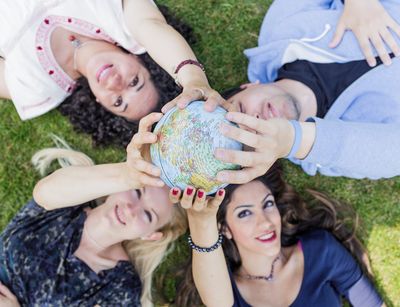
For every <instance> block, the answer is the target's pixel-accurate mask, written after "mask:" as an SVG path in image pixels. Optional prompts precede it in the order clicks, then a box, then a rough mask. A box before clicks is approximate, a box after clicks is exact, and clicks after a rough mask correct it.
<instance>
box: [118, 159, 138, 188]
mask: <svg viewBox="0 0 400 307" xmlns="http://www.w3.org/2000/svg"><path fill="white" fill-rule="evenodd" d="M117 167H118V183H119V184H120V185H121V186H124V187H125V188H126V190H131V189H139V188H141V187H142V185H141V184H140V182H139V181H138V180H137V177H138V176H137V174H136V173H137V172H135V174H133V173H132V172H133V171H132V169H131V168H130V167H129V165H128V162H121V163H118V164H117Z"/></svg>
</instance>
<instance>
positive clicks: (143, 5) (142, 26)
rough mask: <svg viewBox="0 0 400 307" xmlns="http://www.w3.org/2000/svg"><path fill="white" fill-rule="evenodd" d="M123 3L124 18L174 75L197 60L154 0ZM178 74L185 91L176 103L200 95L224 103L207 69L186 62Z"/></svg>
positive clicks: (180, 103) (162, 64) (208, 99)
mask: <svg viewBox="0 0 400 307" xmlns="http://www.w3.org/2000/svg"><path fill="white" fill-rule="evenodd" d="M123 4H124V16H125V21H126V24H127V26H128V29H129V30H130V32H131V34H132V35H133V37H135V39H136V40H137V42H138V43H139V44H141V45H142V46H144V47H145V48H146V50H147V52H148V53H149V55H150V56H151V57H152V58H153V59H154V60H155V61H156V62H157V63H158V64H159V65H160V66H161V67H162V68H163V69H164V70H165V71H167V72H168V73H169V74H170V75H171V76H172V77H174V78H175V75H174V71H175V69H176V67H177V66H178V65H179V64H180V63H181V62H182V61H184V60H187V59H192V60H197V59H196V56H195V54H194V53H193V51H192V49H191V48H190V46H189V44H188V43H187V42H186V41H185V39H184V38H183V37H182V36H181V35H180V34H179V33H178V32H177V31H176V30H175V29H174V28H172V27H171V26H170V25H168V24H167V23H166V21H165V19H164V16H163V15H162V14H161V13H160V11H159V10H158V9H157V7H156V6H155V5H154V4H153V3H152V2H151V1H149V0H124V1H123ZM166 50H168V52H166ZM176 77H177V79H178V81H179V83H180V84H181V85H182V87H183V93H182V95H180V96H178V99H175V100H174V101H173V104H178V105H179V106H182V107H183V106H184V105H186V104H187V103H188V102H190V101H193V100H195V99H201V98H204V99H207V105H208V106H209V105H212V106H216V105H218V104H221V103H223V99H222V98H221V96H220V95H219V94H218V93H217V92H216V91H214V90H212V89H211V88H210V85H209V84H208V80H207V77H206V75H205V73H204V72H203V71H202V70H201V69H200V68H199V67H197V66H195V65H184V66H183V67H182V68H181V69H180V70H179V72H178V75H177V76H176ZM203 93H204V95H203ZM169 105H170V106H172V104H169ZM168 108H170V107H167V109H168ZM211 109H212V108H211ZM164 110H165V109H163V111H164Z"/></svg>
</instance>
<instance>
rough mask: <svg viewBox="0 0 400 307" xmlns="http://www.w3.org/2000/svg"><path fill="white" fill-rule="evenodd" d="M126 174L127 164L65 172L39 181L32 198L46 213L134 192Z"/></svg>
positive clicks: (76, 168)
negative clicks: (115, 194)
mask: <svg viewBox="0 0 400 307" xmlns="http://www.w3.org/2000/svg"><path fill="white" fill-rule="evenodd" d="M125 171H126V163H114V164H102V165H96V166H70V167H66V168H62V169H59V170H57V171H55V172H54V173H52V174H51V175H49V176H47V177H45V178H43V179H42V180H40V181H39V182H38V183H37V184H36V186H35V188H34V191H33V197H34V199H35V201H36V202H37V203H38V204H39V205H40V206H42V207H44V208H45V209H47V210H52V209H58V208H64V207H70V206H75V205H79V204H82V203H85V202H88V201H91V200H94V199H97V198H99V197H103V196H106V195H110V194H113V193H117V192H122V191H126V190H129V189H132V188H135V183H131V184H128V182H127V180H125V177H124V172H125Z"/></svg>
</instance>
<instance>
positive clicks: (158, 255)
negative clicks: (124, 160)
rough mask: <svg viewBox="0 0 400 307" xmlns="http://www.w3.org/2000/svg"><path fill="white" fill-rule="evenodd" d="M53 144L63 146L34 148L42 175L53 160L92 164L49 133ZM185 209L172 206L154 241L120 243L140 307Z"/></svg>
mask: <svg viewBox="0 0 400 307" xmlns="http://www.w3.org/2000/svg"><path fill="white" fill-rule="evenodd" d="M52 138H53V140H55V142H56V145H57V146H59V147H63V148H46V149H42V150H40V151H38V152H37V153H35V154H34V156H33V157H32V164H33V165H34V167H35V168H36V169H37V170H38V171H39V172H40V174H41V175H42V176H44V175H45V174H46V171H47V170H48V168H49V166H50V164H51V163H52V162H53V161H54V160H55V159H57V160H58V162H59V164H60V165H61V167H67V166H93V165H94V162H93V161H92V160H91V159H90V158H89V157H88V156H86V155H85V154H83V153H81V152H78V151H74V150H72V149H71V148H70V147H69V146H68V144H67V143H66V142H65V141H64V140H62V139H60V138H59V137H57V136H55V135H53V136H52ZM187 227H188V224H187V218H186V211H185V210H183V209H182V208H181V207H180V206H178V205H174V210H173V213H172V218H171V220H170V221H169V222H168V223H167V224H166V225H164V226H163V227H162V228H161V229H160V231H161V232H162V233H163V236H162V238H161V239H160V240H156V241H143V240H141V239H135V240H130V241H125V242H123V247H124V249H125V250H126V252H127V253H128V255H129V258H130V260H131V262H132V263H133V265H134V267H135V269H136V271H137V272H138V274H139V276H140V279H141V281H142V294H141V304H142V306H144V307H148V306H153V303H152V292H151V290H152V277H153V273H154V271H155V270H156V269H157V267H158V265H159V264H160V263H161V262H162V260H163V259H164V257H165V256H166V255H167V254H168V253H169V252H171V251H172V249H173V244H172V243H173V242H174V241H175V240H176V239H177V238H179V237H180V236H181V235H183V234H184V233H185V232H186V230H187Z"/></svg>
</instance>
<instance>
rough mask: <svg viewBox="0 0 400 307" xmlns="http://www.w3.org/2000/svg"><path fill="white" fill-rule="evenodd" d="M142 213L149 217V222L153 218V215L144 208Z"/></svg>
mask: <svg viewBox="0 0 400 307" xmlns="http://www.w3.org/2000/svg"><path fill="white" fill-rule="evenodd" d="M144 213H145V214H146V216H147V218H148V219H149V222H150V223H151V222H152V220H153V216H152V215H151V213H150V211H148V210H144Z"/></svg>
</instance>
